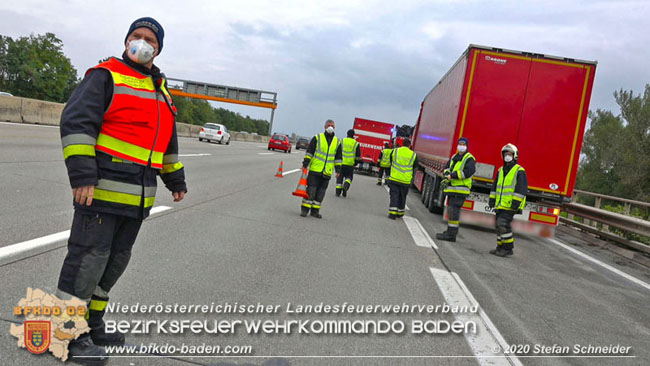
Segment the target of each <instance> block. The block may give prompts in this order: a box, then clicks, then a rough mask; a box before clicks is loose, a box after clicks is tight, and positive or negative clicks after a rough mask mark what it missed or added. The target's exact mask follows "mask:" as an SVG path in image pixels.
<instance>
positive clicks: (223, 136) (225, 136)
mask: <svg viewBox="0 0 650 366" xmlns="http://www.w3.org/2000/svg"><path fill="white" fill-rule="evenodd" d="M203 140H207V141H208V142H211V141H216V142H218V143H220V144H226V145H229V144H230V132H228V129H227V128H226V126H224V125H221V124H218V123H206V124H205V125H203V128H201V132H199V141H203Z"/></svg>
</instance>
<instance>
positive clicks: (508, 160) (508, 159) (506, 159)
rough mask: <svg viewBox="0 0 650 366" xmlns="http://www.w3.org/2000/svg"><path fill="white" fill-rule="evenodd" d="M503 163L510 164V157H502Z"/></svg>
mask: <svg viewBox="0 0 650 366" xmlns="http://www.w3.org/2000/svg"><path fill="white" fill-rule="evenodd" d="M503 161H505V162H506V163H509V162H511V161H512V155H506V156H504V157H503Z"/></svg>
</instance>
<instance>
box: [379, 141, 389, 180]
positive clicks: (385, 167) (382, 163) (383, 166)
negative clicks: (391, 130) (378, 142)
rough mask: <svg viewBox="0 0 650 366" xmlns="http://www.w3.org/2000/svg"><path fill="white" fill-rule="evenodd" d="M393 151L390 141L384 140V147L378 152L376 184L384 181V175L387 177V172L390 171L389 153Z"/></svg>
mask: <svg viewBox="0 0 650 366" xmlns="http://www.w3.org/2000/svg"><path fill="white" fill-rule="evenodd" d="M392 152H393V144H392V143H390V142H384V149H383V150H382V151H381V154H379V179H378V180H377V185H378V186H380V185H382V184H383V183H384V175H386V178H387V179H388V173H389V172H390V154H391V153H392Z"/></svg>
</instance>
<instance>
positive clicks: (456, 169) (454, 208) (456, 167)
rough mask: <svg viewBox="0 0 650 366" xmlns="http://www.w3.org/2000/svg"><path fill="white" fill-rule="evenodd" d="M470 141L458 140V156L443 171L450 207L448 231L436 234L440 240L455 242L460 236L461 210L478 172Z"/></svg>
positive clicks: (448, 209) (463, 138) (462, 138)
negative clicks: (469, 147) (475, 173)
mask: <svg viewBox="0 0 650 366" xmlns="http://www.w3.org/2000/svg"><path fill="white" fill-rule="evenodd" d="M468 145H469V140H467V138H465V137H461V138H460V139H458V145H457V146H456V151H457V152H456V154H454V156H452V157H451V159H450V160H449V161H448V162H447V166H446V167H445V170H444V171H443V174H444V176H445V179H446V180H447V181H448V184H447V187H446V188H445V190H444V193H445V194H446V195H447V200H448V202H449V206H448V207H447V213H448V214H449V220H448V221H447V230H445V231H444V232H442V233H438V234H436V238H437V239H439V240H446V241H451V242H455V241H456V236H457V235H458V225H459V224H460V210H461V208H462V207H463V203H465V198H467V196H469V191H470V189H471V188H472V176H473V175H474V172H475V171H476V159H475V158H474V156H472V154H470V153H469V151H467V148H468Z"/></svg>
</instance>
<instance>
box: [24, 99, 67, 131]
mask: <svg viewBox="0 0 650 366" xmlns="http://www.w3.org/2000/svg"><path fill="white" fill-rule="evenodd" d="M22 100H23V106H22V108H21V116H22V117H23V123H36V124H39V125H52V126H58V125H59V122H60V121H61V112H63V107H64V106H65V104H62V103H53V102H46V101H43V100H36V99H29V98H22Z"/></svg>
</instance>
